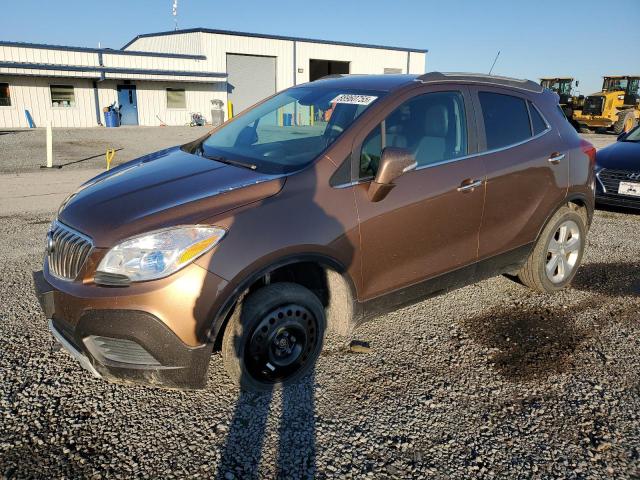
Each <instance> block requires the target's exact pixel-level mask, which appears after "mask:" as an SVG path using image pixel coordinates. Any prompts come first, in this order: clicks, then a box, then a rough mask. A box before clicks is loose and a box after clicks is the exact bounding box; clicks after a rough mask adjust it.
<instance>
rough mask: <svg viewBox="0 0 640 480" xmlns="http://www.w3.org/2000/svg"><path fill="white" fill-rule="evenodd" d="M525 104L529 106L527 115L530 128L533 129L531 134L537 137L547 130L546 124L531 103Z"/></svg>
mask: <svg viewBox="0 0 640 480" xmlns="http://www.w3.org/2000/svg"><path fill="white" fill-rule="evenodd" d="M527 103H528V104H529V114H530V115H531V126H532V127H533V134H534V135H538V134H539V133H542V132H544V131H545V130H546V129H547V128H548V126H547V122H545V121H544V118H542V115H540V112H539V111H538V109H537V108H536V106H535V105H534V104H533V103H531V102H529V101H528V102H527ZM563 115H564V112H563Z"/></svg>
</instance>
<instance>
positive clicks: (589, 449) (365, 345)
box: [0, 128, 640, 479]
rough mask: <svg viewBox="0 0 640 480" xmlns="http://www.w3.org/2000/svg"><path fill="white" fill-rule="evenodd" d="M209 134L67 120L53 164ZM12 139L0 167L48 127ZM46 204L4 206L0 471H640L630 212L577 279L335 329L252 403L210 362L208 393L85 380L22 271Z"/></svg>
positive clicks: (639, 228) (178, 474) (599, 239)
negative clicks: (16, 209) (80, 126)
mask: <svg viewBox="0 0 640 480" xmlns="http://www.w3.org/2000/svg"><path fill="white" fill-rule="evenodd" d="M205 130H206V129H197V128H137V129H133V128H120V129H116V130H114V131H111V130H107V129H85V130H66V131H65V130H63V131H58V132H56V138H57V143H56V156H57V157H56V163H57V164H61V163H68V165H66V166H65V167H63V170H62V172H64V170H66V169H68V168H76V169H77V168H89V167H102V166H103V161H104V160H103V157H102V155H103V153H104V150H105V149H106V148H107V147H109V146H114V147H116V148H123V150H121V151H119V152H118V154H117V157H116V163H118V162H121V161H125V160H128V159H130V158H134V157H136V156H138V155H141V154H144V153H147V152H150V151H153V150H157V149H160V148H163V147H166V146H169V145H173V144H177V143H185V142H186V141H188V140H190V139H192V138H196V137H198V136H200V135H202V134H203V133H204V131H205ZM3 133H4V132H0V171H5V172H7V171H9V172H13V171H25V170H34V169H37V167H38V165H39V164H40V163H41V162H44V146H43V145H44V143H43V142H44V133H43V131H41V130H40V131H19V132H18V133H7V134H3ZM40 137H42V138H40ZM585 137H586V138H588V139H589V140H590V141H592V142H593V143H594V144H595V145H596V146H597V147H599V148H601V147H602V146H604V145H606V144H607V143H610V142H612V141H614V140H615V137H614V136H612V135H585ZM95 155H98V156H95ZM91 156H95V157H94V158H88V157H91ZM85 158H88V159H86V160H83V159H85ZM78 160H82V161H78ZM73 162H75V163H73ZM62 172H61V173H62ZM48 173H52V174H53V173H55V172H48ZM76 173H77V174H82V173H83V172H80V171H77V172H73V175H75V174H76ZM69 174H71V172H69V173H68V174H65V175H67V176H69ZM65 178H66V177H65ZM46 198H48V197H46ZM40 202H41V203H42V202H43V201H41V200H40ZM49 203H51V202H49ZM54 203H55V202H54ZM43 205H44V209H45V210H46V209H47V206H48V204H47V203H46V202H44V203H43ZM51 207H52V208H53V207H56V205H53V203H51ZM52 208H51V213H43V214H41V213H33V214H19V215H7V214H6V213H5V214H4V216H3V213H2V211H3V209H2V208H1V207H0V242H1V243H0V244H1V245H3V248H2V250H0V275H2V278H3V279H4V283H3V285H2V287H0V305H2V308H0V477H2V478H36V477H40V478H41V477H54V478H62V477H66V478H80V477H89V478H132V477H146V478H151V477H153V478H156V477H161V478H184V477H194V478H195V477H208V478H210V477H218V478H225V479H229V478H247V477H250V476H252V475H253V476H255V477H258V478H274V477H281V478H300V477H307V478H313V477H315V478H363V477H371V478H412V477H413V478H419V477H431V478H469V477H471V476H474V477H484V478H490V477H502V478H522V477H533V478H548V477H557V478H639V477H640V413H639V412H640V368H639V367H640V349H639V347H640V321H639V320H640V319H639V312H640V251H639V249H638V240H639V239H640V233H639V232H640V215H638V214H634V213H630V212H619V211H598V212H597V215H596V219H595V222H594V225H593V228H592V231H591V234H590V236H589V244H588V247H587V253H586V256H585V265H584V266H583V267H582V268H581V270H580V272H579V274H578V277H577V279H576V282H575V285H574V288H572V289H569V290H566V291H564V292H562V293H560V294H558V295H554V296H547V295H538V294H534V293H532V292H529V291H528V290H526V289H525V288H523V287H521V286H519V285H516V284H514V283H512V282H510V281H508V280H506V279H504V278H496V279H492V280H488V281H485V282H482V283H479V284H477V285H474V286H470V287H467V288H465V289H462V290H458V291H456V292H453V293H451V294H449V295H446V296H442V297H438V298H435V299H432V300H429V301H426V302H423V303H420V304H417V305H414V306H412V307H408V308H405V309H403V310H400V311H397V312H394V313H393V314H391V315H387V316H385V317H383V318H380V319H377V320H375V321H373V322H370V323H368V324H365V325H363V326H362V327H361V328H359V329H358V330H357V331H356V332H355V335H354V339H357V340H360V341H361V343H360V344H359V346H356V347H354V346H353V345H352V346H351V347H349V340H350V339H346V340H345V339H339V338H329V339H328V341H327V344H326V347H325V352H324V353H323V355H322V357H321V359H320V362H319V363H318V366H317V368H316V371H315V372H314V374H313V375H312V376H310V377H309V378H308V379H307V380H306V382H305V383H303V384H301V385H298V386H292V387H289V388H287V389H285V390H284V391H275V392H273V393H272V394H263V395H248V394H240V392H239V391H238V389H237V388H236V387H234V386H233V385H232V384H231V383H230V381H229V380H228V378H227V377H226V375H225V373H224V371H223V367H222V361H221V358H220V356H219V354H216V355H214V357H213V358H212V360H211V366H210V372H209V383H208V387H207V389H206V390H204V391H199V392H176V391H166V390H158V389H152V388H145V387H125V386H119V385H112V384H108V383H105V382H103V381H101V380H96V379H93V378H90V377H89V376H88V375H87V374H86V373H85V372H84V371H82V370H81V369H80V367H79V366H78V365H77V364H76V363H75V362H74V361H73V360H72V359H71V358H70V357H69V355H68V354H67V353H65V352H64V351H59V350H54V349H52V347H54V346H55V343H54V341H53V340H52V338H51V337H50V335H49V333H48V331H47V328H46V321H45V319H44V317H43V316H42V313H41V311H40V308H39V306H38V304H37V300H36V299H35V296H34V295H33V293H32V291H31V278H30V275H31V271H32V270H36V269H39V268H40V263H41V257H42V244H43V238H44V233H45V231H46V228H47V225H48V223H49V220H50V218H51V216H52V214H53V213H52V212H53V210H52ZM39 211H40V210H39Z"/></svg>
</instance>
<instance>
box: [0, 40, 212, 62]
mask: <svg viewBox="0 0 640 480" xmlns="http://www.w3.org/2000/svg"><path fill="white" fill-rule="evenodd" d="M0 47H16V48H35V49H39V50H60V51H67V52H81V53H102V54H103V55H132V56H141V57H161V58H183V59H188V60H206V59H207V57H206V56H204V55H190V54H184V53H164V52H142V51H139V50H114V49H112V48H91V47H71V46H66V45H49V44H46V43H29V42H12V41H8V40H0Z"/></svg>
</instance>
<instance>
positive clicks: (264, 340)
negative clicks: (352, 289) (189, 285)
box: [222, 283, 326, 391]
mask: <svg viewBox="0 0 640 480" xmlns="http://www.w3.org/2000/svg"><path fill="white" fill-rule="evenodd" d="M325 328H326V320H325V313H324V307H323V306H322V303H320V300H319V299H318V297H317V296H315V295H314V294H313V293H312V292H311V291H310V290H308V289H306V288H305V287H303V286H301V285H298V284H295V283H274V284H271V285H267V286H266V287H263V288H261V289H260V290H257V291H255V292H253V293H251V294H250V295H248V296H247V297H245V298H244V300H243V301H242V302H241V303H239V304H238V305H237V306H236V309H235V311H234V312H233V314H232V316H231V318H230V319H229V323H228V325H227V328H226V329H225V332H224V336H223V338H222V360H223V362H224V366H225V368H226V370H227V372H228V373H229V375H230V376H231V378H232V379H233V381H234V382H235V383H236V384H238V385H240V387H241V388H242V389H243V390H247V391H265V390H271V389H273V387H274V385H276V384H289V383H293V382H295V381H296V380H298V379H300V378H301V377H302V376H304V375H305V374H306V373H307V372H308V371H309V370H310V369H311V368H312V367H313V365H314V364H315V362H316V360H317V358H318V356H319V355H320V351H321V350H322V342H323V340H324V332H325Z"/></svg>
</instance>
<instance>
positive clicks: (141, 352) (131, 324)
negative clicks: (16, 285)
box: [33, 271, 213, 389]
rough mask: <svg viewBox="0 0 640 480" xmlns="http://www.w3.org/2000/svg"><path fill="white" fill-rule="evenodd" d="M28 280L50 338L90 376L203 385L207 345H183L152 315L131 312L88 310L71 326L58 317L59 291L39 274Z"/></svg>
mask: <svg viewBox="0 0 640 480" xmlns="http://www.w3.org/2000/svg"><path fill="white" fill-rule="evenodd" d="M33 280H34V287H35V290H36V294H37V296H38V300H39V302H40V305H41V307H42V309H43V311H44V313H45V315H46V317H47V319H48V320H49V329H50V331H51V333H52V335H53V336H54V337H55V338H56V340H57V341H58V342H59V343H60V344H61V345H62V346H63V347H64V349H65V350H67V351H68V352H69V353H70V354H71V356H72V357H74V358H75V359H76V360H77V361H78V362H79V363H80V365H81V366H82V367H83V368H84V369H85V370H87V371H89V372H90V373H91V374H92V375H93V376H96V377H101V378H104V379H107V380H110V381H116V382H125V383H139V384H146V385H154V386H162V387H167V388H179V389H198V388H203V387H204V386H205V384H206V374H207V369H208V365H209V359H210V356H211V352H212V350H213V344H212V343H204V344H202V345H198V346H189V345H186V344H185V343H184V342H183V341H182V340H180V338H178V336H177V335H176V334H175V333H174V332H173V331H172V330H171V329H170V328H169V327H167V325H166V324H164V323H163V322H162V321H160V320H159V319H158V318H157V317H155V316H154V315H153V314H151V313H149V312H145V311H139V310H133V309H131V310H128V309H118V310H116V309H87V310H84V312H83V313H82V315H81V316H80V318H79V319H78V321H77V323H75V325H72V324H71V323H70V322H69V321H67V320H66V319H65V318H62V315H61V314H60V313H59V312H64V308H60V307H61V306H59V305H56V296H55V295H56V293H57V292H58V291H57V290H56V289H55V288H54V287H53V286H52V285H51V284H49V282H47V280H46V278H45V277H44V275H43V272H41V271H40V272H34V274H33ZM62 307H64V306H62Z"/></svg>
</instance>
